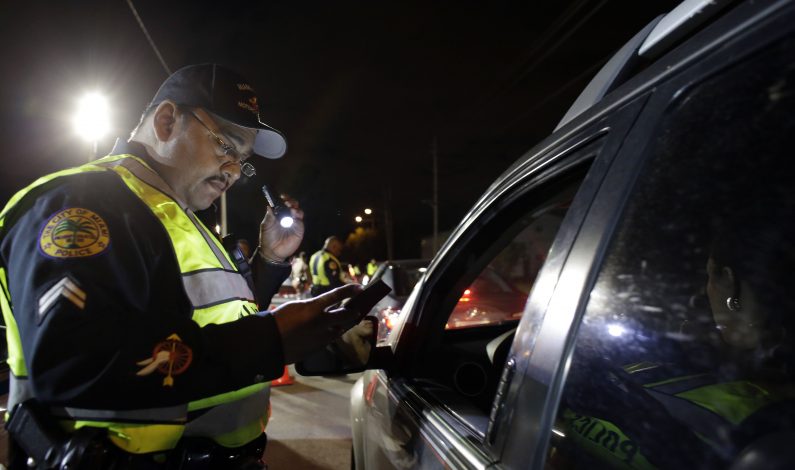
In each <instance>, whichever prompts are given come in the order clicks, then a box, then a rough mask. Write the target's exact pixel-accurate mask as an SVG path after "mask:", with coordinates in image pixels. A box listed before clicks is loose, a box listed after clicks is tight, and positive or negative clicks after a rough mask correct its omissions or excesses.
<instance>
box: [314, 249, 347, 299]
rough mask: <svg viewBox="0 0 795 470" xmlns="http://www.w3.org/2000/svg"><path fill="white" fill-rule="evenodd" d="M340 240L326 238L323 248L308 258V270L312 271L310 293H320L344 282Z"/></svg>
mask: <svg viewBox="0 0 795 470" xmlns="http://www.w3.org/2000/svg"><path fill="white" fill-rule="evenodd" d="M340 254H342V242H341V241H340V239H339V238H337V237H335V236H331V237H328V238H326V241H325V242H324V243H323V249H322V250H320V251H317V252H315V254H313V255H312V256H311V257H310V258H309V270H310V272H311V273H312V295H313V296H315V295H320V294H322V293H324V292H328V291H330V290H331V289H334V288H335V287H339V286H342V285H344V284H345V280H344V279H343V277H342V276H343V270H342V265H341V264H340V260H339V259H338V258H339V256H340Z"/></svg>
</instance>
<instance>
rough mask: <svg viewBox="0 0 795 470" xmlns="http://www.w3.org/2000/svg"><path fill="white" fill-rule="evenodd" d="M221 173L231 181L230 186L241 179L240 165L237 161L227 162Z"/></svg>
mask: <svg viewBox="0 0 795 470" xmlns="http://www.w3.org/2000/svg"><path fill="white" fill-rule="evenodd" d="M221 171H222V172H223V173H224V175H226V177H227V178H228V179H229V186H232V185H233V184H235V182H236V181H237V180H239V179H240V174H241V173H240V163H238V162H235V161H227V162H225V163H224V164H223V165H221Z"/></svg>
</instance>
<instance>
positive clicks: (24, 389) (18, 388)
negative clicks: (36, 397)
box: [6, 373, 33, 410]
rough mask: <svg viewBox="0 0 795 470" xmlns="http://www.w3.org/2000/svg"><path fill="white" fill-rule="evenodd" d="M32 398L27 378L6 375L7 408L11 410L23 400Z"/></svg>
mask: <svg viewBox="0 0 795 470" xmlns="http://www.w3.org/2000/svg"><path fill="white" fill-rule="evenodd" d="M30 398H33V387H32V386H31V385H30V380H28V378H27V377H16V376H15V375H14V374H12V373H9V374H8V405H6V406H7V407H8V409H9V410H13V409H14V407H15V406H16V405H18V404H20V403H22V402H23V401H25V400H28V399H30Z"/></svg>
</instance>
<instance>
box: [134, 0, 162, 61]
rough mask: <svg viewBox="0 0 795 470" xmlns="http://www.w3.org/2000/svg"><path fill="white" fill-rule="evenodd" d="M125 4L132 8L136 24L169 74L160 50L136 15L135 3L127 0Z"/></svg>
mask: <svg viewBox="0 0 795 470" xmlns="http://www.w3.org/2000/svg"><path fill="white" fill-rule="evenodd" d="M127 5H129V6H130V10H132V14H133V16H134V17H135V19H136V21H138V26H140V27H141V31H143V33H144V36H146V40H147V41H149V45H150V46H152V50H153V51H155V55H156V56H157V59H158V60H159V61H160V65H162V66H163V70H165V71H166V75H171V69H169V68H168V65H167V64H166V61H165V59H163V56H162V55H161V54H160V51H159V50H158V49H157V45H155V41H154V40H152V36H150V35H149V31H147V30H146V26H144V22H143V20H141V17H140V16H139V15H138V11H137V10H136V9H135V5H133V3H132V0H127Z"/></svg>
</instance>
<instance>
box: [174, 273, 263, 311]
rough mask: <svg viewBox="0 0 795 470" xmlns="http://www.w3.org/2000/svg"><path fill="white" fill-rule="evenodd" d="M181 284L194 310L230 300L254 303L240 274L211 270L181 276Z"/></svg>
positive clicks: (249, 290) (252, 296)
mask: <svg viewBox="0 0 795 470" xmlns="http://www.w3.org/2000/svg"><path fill="white" fill-rule="evenodd" d="M182 284H183V285H184V286H185V292H186V293H187V294H188V298H189V299H190V302H191V304H193V307H194V308H201V307H208V306H210V305H215V304H218V303H220V302H223V301H226V300H230V299H246V300H250V301H252V302H253V301H254V295H253V294H252V293H251V289H249V288H248V284H247V283H246V280H245V278H243V276H241V275H240V273H238V272H236V271H233V272H230V271H222V270H220V269H213V270H207V271H194V272H192V273H187V274H183V275H182Z"/></svg>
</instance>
